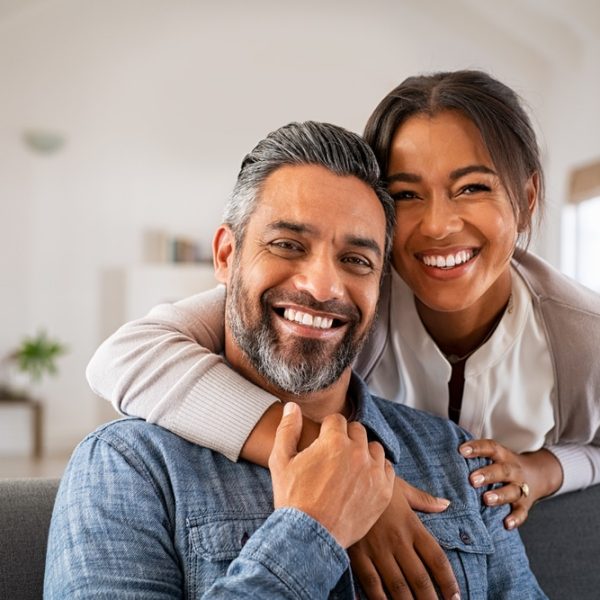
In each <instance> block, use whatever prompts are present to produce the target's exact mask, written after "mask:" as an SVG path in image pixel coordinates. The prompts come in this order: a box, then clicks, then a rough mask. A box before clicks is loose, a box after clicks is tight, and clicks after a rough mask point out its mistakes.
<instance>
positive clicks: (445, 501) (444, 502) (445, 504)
mask: <svg viewBox="0 0 600 600" xmlns="http://www.w3.org/2000/svg"><path fill="white" fill-rule="evenodd" d="M436 499H437V501H438V502H439V503H440V504H441V505H442V506H443V507H444V509H446V508H448V507H449V506H450V500H448V499H446V498H436Z"/></svg>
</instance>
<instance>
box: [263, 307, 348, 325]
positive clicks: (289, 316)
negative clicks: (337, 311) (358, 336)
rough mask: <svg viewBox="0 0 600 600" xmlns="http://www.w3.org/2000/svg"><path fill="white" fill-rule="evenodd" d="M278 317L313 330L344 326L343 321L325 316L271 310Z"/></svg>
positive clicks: (289, 309)
mask: <svg viewBox="0 0 600 600" xmlns="http://www.w3.org/2000/svg"><path fill="white" fill-rule="evenodd" d="M273 310H274V311H275V312H276V313H277V314H278V315H279V316H280V317H282V318H284V319H285V320H286V321H291V322H292V323H298V324H300V325H304V326H306V327H312V328H314V329H336V328H338V327H342V326H343V325H345V321H342V320H341V319H336V318H333V317H326V316H325V315H323V316H320V315H312V314H310V313H307V312H303V311H301V310H295V309H293V308H284V307H275V308H274V309H273Z"/></svg>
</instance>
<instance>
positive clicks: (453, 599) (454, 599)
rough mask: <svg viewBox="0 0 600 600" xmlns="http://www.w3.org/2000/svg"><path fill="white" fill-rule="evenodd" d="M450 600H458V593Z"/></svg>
mask: <svg viewBox="0 0 600 600" xmlns="http://www.w3.org/2000/svg"><path fill="white" fill-rule="evenodd" d="M450 600H460V594H459V593H458V592H456V594H454V596H452V598H450Z"/></svg>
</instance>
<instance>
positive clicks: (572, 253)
mask: <svg viewBox="0 0 600 600" xmlns="http://www.w3.org/2000/svg"><path fill="white" fill-rule="evenodd" d="M562 240H563V244H562V248H563V252H562V263H563V265H564V270H565V272H566V273H568V274H569V275H571V276H572V277H574V278H575V279H577V281H580V282H581V283H583V285H586V286H587V287H589V288H592V289H593V290H596V291H600V268H598V261H599V260H600V196H598V197H596V198H590V199H589V200H584V201H583V202H579V203H577V204H570V205H567V206H566V207H565V208H564V210H563V220H562Z"/></svg>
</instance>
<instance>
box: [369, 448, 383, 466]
mask: <svg viewBox="0 0 600 600" xmlns="http://www.w3.org/2000/svg"><path fill="white" fill-rule="evenodd" d="M367 447H368V449H369V454H370V455H371V458H372V459H373V460H374V461H375V463H376V464H377V465H381V466H382V467H383V466H384V464H383V461H384V460H385V450H384V449H383V446H382V445H381V444H380V443H379V442H369V443H368V445H367Z"/></svg>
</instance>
